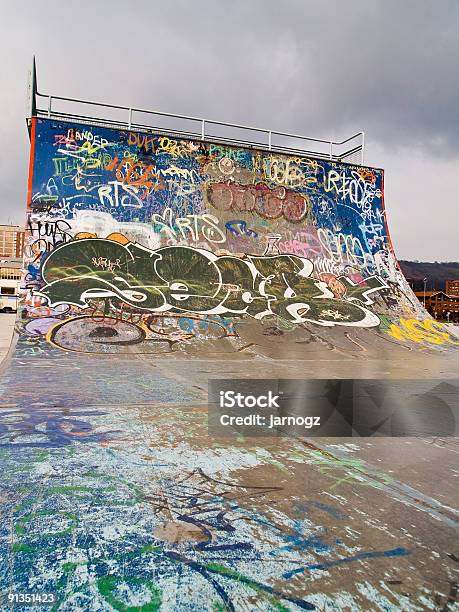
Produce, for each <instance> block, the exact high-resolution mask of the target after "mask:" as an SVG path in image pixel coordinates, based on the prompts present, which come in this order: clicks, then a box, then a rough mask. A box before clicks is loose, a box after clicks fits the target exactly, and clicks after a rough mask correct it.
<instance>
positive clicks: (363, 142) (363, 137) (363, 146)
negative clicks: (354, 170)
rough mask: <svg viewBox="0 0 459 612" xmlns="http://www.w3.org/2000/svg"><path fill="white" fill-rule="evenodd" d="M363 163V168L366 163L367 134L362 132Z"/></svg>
mask: <svg viewBox="0 0 459 612" xmlns="http://www.w3.org/2000/svg"><path fill="white" fill-rule="evenodd" d="M361 157H362V161H361V164H362V166H363V164H364V163H365V132H362V155H361Z"/></svg>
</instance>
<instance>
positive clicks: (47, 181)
mask: <svg viewBox="0 0 459 612" xmlns="http://www.w3.org/2000/svg"><path fill="white" fill-rule="evenodd" d="M32 121H33V124H32V129H31V139H32V143H31V146H32V153H31V167H30V180H29V199H28V230H29V237H28V241H27V265H28V268H27V275H26V277H25V282H24V289H25V295H24V305H23V310H22V314H21V316H20V317H19V321H20V328H21V330H20V341H19V343H18V348H17V350H18V351H19V353H20V352H21V350H27V349H30V347H31V346H32V347H34V349H35V350H36V351H37V353H36V354H38V353H39V352H40V351H42V350H43V351H45V352H46V351H48V350H50V349H52V348H54V349H57V350H63V351H77V352H81V353H98V354H125V355H132V354H133V353H135V354H143V355H148V354H153V355H161V356H162V357H163V358H166V357H173V358H179V357H186V358H188V359H189V358H191V357H199V356H200V357H212V358H225V359H240V358H246V357H247V356H249V357H250V356H261V357H265V358H271V359H299V360H303V359H309V360H311V359H315V358H316V357H317V356H321V355H325V356H327V358H332V359H333V358H335V356H336V358H340V357H343V356H346V355H355V356H358V355H360V354H361V355H365V357H369V356H375V357H378V358H380V357H381V356H382V355H385V354H386V353H387V352H388V351H389V352H390V351H395V350H397V351H400V352H402V353H403V351H404V350H405V352H406V350H407V349H408V350H409V349H410V348H420V347H423V348H427V349H443V348H454V347H457V346H459V339H458V338H457V337H455V336H454V334H453V333H452V332H451V331H448V330H447V329H446V328H445V327H443V326H442V325H441V324H439V323H436V322H435V321H433V320H432V319H431V318H430V317H429V316H428V315H427V313H425V311H423V309H422V307H421V306H420V304H419V302H418V300H417V299H416V297H415V296H414V295H413V293H412V292H411V290H410V288H409V286H408V284H407V282H406V280H405V279H404V277H403V275H402V273H401V271H400V269H399V266H398V264H397V262H396V259H395V255H394V253H393V250H392V247H391V243H390V238H389V234H388V230H387V223H386V217H385V211H384V180H383V171H382V170H379V169H373V168H368V167H359V166H354V165H349V164H339V163H334V162H327V161H324V160H317V159H308V158H304V157H293V156H285V155H278V154H276V153H268V152H261V151H257V150H249V149H242V148H235V147H229V146H222V145H216V144H209V143H204V142H193V141H185V140H174V139H172V138H170V137H166V136H160V135H152V134H140V133H137V132H129V131H121V130H114V129H108V128H104V127H95V126H88V125H80V124H70V123H63V122H61V123H59V122H57V121H55V120H51V119H50V120H45V119H33V120H32Z"/></svg>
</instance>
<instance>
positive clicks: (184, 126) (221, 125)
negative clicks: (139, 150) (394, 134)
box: [28, 59, 365, 164]
mask: <svg viewBox="0 0 459 612" xmlns="http://www.w3.org/2000/svg"><path fill="white" fill-rule="evenodd" d="M41 101H44V103H45V104H44V106H39V104H40V102H41ZM82 107H87V108H89V109H90V110H89V111H87V112H88V113H89V114H82ZM94 108H97V109H101V110H103V113H104V116H103V117H101V116H100V115H98V114H97V113H91V111H92V110H93V109H94ZM28 111H29V117H34V116H36V117H47V118H56V119H59V120H60V121H70V120H71V121H78V120H81V121H84V122H85V123H88V122H90V123H94V124H96V125H105V126H107V127H114V128H127V129H129V130H132V131H139V132H155V133H161V134H165V135H170V136H175V137H177V136H178V137H180V138H185V139H198V140H201V141H207V142H215V143H225V144H233V145H238V146H242V147H256V148H257V149H264V150H268V151H273V152H277V153H288V154H294V155H299V156H312V157H318V158H321V159H328V160H332V161H340V162H349V163H355V164H363V163H364V154H365V133H364V132H357V133H356V134H353V135H352V136H350V137H349V138H346V139H344V140H341V141H334V140H325V139H322V138H312V137H309V136H302V135H299V134H289V133H286V132H278V131H276V130H267V129H263V128H258V127H252V126H247V125H240V124H236V123H227V122H223V121H216V120H213V119H206V118H203V117H192V116H187V115H178V114H174V113H165V112H162V111H154V110H149V109H144V108H136V107H133V106H120V105H116V104H108V103H104V102H95V101H93V100H82V99H78V98H68V97H63V96H56V95H50V94H44V93H41V92H39V91H38V88H37V76H36V65H35V59H34V61H33V66H32V70H31V71H30V75H29V88H28ZM85 112H86V111H85ZM110 115H111V116H110ZM140 116H143V117H145V116H146V117H148V119H150V120H154V123H143V122H141V120H140ZM144 121H145V119H144ZM225 131H226V133H225ZM249 134H250V137H248V135H249ZM298 145H299V146H298Z"/></svg>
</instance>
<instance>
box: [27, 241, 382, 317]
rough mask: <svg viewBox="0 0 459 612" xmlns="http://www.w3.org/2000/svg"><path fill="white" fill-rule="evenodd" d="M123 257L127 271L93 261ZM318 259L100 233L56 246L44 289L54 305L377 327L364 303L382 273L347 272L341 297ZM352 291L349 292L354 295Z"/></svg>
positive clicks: (367, 302)
mask: <svg viewBox="0 0 459 612" xmlns="http://www.w3.org/2000/svg"><path fill="white" fill-rule="evenodd" d="M94 258H96V260H98V258H103V259H105V260H107V261H115V262H118V261H119V269H117V270H116V271H110V270H108V269H103V270H100V269H94V268H93V267H92V266H91V265H90V264H91V263H92V261H93V259H94ZM312 271H313V264H312V262H311V261H310V260H309V259H304V258H301V257H298V256H296V255H274V256H267V257H258V256H248V258H247V259H241V258H239V257H236V256H229V255H228V256H226V255H225V256H221V257H217V256H216V255H215V254H214V253H211V252H210V251H205V250H204V249H197V248H193V247H187V246H171V247H162V248H159V249H157V250H155V251H153V250H150V249H147V248H145V247H142V246H140V245H138V244H133V243H128V244H127V245H121V244H120V243H118V242H114V241H111V240H105V239H100V238H88V239H82V240H75V241H72V242H70V243H67V244H65V245H62V246H61V247H59V248H57V249H55V250H54V251H53V252H52V253H51V254H50V255H49V256H48V258H47V259H46V261H45V262H44V264H43V268H42V276H43V279H44V281H45V282H46V283H47V284H46V285H45V286H44V287H43V288H42V289H41V290H40V291H39V292H37V294H38V295H41V296H43V297H46V298H47V299H48V301H49V305H50V306H55V305H58V304H63V303H65V304H73V305H75V306H78V307H81V308H87V307H88V301H89V300H91V299H94V298H110V299H111V300H112V301H113V303H115V304H116V302H120V303H121V302H125V303H126V304H128V305H129V306H132V307H135V308H136V309H137V310H138V311H141V312H151V313H153V312H161V313H164V312H188V313H199V314H227V313H228V314H229V313H231V314H232V315H233V316H234V315H243V314H246V315H249V316H251V317H253V318H255V319H262V318H264V317H267V316H276V317H279V318H281V319H284V320H287V321H291V322H293V323H303V322H311V323H317V324H319V325H324V326H333V325H346V326H358V327H375V326H377V325H378V324H379V322H380V321H379V318H378V317H377V316H376V315H375V314H374V313H373V312H371V311H370V310H368V309H367V308H365V307H364V305H365V306H366V305H370V304H373V301H372V299H371V298H370V294H371V293H373V292H375V291H379V290H380V289H383V288H387V286H386V285H385V284H384V283H383V282H382V281H381V280H380V279H379V278H378V277H370V278H367V279H366V281H365V285H356V284H355V283H353V282H352V281H349V280H348V279H346V278H344V277H340V278H339V280H340V281H341V282H342V283H346V290H347V291H346V296H345V297H344V298H343V299H339V298H336V297H335V296H334V294H333V292H332V291H331V290H330V288H329V287H328V286H327V284H326V283H325V282H323V281H319V280H316V279H314V278H312V277H311V274H312ZM347 292H349V297H348V296H347Z"/></svg>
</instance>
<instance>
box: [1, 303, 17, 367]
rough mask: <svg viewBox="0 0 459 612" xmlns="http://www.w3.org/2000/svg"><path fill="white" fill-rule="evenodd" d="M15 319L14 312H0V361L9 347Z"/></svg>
mask: <svg viewBox="0 0 459 612" xmlns="http://www.w3.org/2000/svg"><path fill="white" fill-rule="evenodd" d="M15 320H16V315H15V314H10V313H5V312H0V363H1V362H2V361H3V359H4V357H5V356H6V354H7V353H8V350H9V348H10V344H11V337H12V335H13V329H14V322H15Z"/></svg>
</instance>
